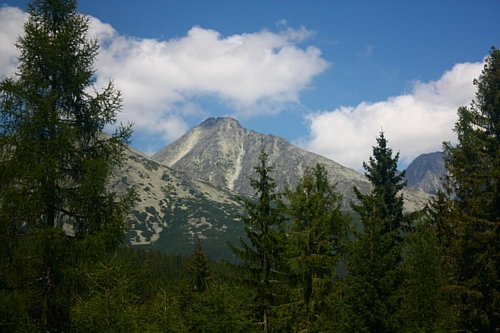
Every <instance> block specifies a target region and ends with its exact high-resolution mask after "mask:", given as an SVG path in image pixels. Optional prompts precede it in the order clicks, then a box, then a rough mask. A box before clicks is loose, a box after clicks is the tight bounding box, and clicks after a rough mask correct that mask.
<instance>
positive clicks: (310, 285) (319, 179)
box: [286, 164, 347, 329]
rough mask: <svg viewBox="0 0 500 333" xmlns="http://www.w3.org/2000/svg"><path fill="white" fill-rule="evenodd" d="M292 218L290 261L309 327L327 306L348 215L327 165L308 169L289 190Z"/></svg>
mask: <svg viewBox="0 0 500 333" xmlns="http://www.w3.org/2000/svg"><path fill="white" fill-rule="evenodd" d="M286 198H287V199H288V202H289V207H288V209H287V213H288V214H287V215H288V216H289V218H290V220H291V230H290V236H289V244H290V246H289V256H290V259H289V262H290V268H291V269H292V272H293V274H295V275H297V276H298V277H299V287H300V289H301V294H302V300H301V304H302V307H303V310H304V312H305V318H306V326H307V327H309V329H310V328H311V327H312V326H313V325H314V324H313V322H314V321H315V320H316V318H318V317H319V316H320V314H321V312H322V311H323V310H324V309H325V307H326V306H327V305H326V303H327V297H328V294H329V292H330V289H331V287H332V286H331V284H332V280H333V277H334V276H335V268H336V265H337V262H338V261H339V258H340V249H341V243H342V241H343V240H344V237H345V235H346V230H347V217H346V216H345V215H344V214H343V213H342V212H341V211H340V195H339V194H338V193H337V192H335V188H334V187H333V186H331V185H330V183H329V181H328V174H327V171H326V170H325V167H324V165H322V164H317V165H316V167H315V168H307V169H306V170H305V172H304V176H303V177H302V178H301V180H300V181H299V183H298V184H297V186H296V187H295V190H294V191H287V193H286Z"/></svg>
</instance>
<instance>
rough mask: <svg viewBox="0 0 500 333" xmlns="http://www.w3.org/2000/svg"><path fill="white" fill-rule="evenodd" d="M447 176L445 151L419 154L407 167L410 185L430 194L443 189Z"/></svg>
mask: <svg viewBox="0 0 500 333" xmlns="http://www.w3.org/2000/svg"><path fill="white" fill-rule="evenodd" d="M445 176H446V167H445V164H444V159H443V153H442V152H434V153H430V154H422V155H420V156H418V157H417V158H416V159H415V160H414V161H413V162H412V163H410V165H408V168H407V169H406V175H405V177H406V180H407V182H408V187H410V188H412V189H415V190H421V191H424V192H426V193H429V194H436V193H437V192H438V191H439V190H442V189H443V179H444V177H445Z"/></svg>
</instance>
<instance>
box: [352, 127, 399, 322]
mask: <svg viewBox="0 0 500 333" xmlns="http://www.w3.org/2000/svg"><path fill="white" fill-rule="evenodd" d="M398 158H399V154H396V155H395V156H393V155H392V149H390V148H389V147H388V146H387V140H386V138H385V136H384V133H380V135H379V137H378V138H377V146H376V147H373V156H372V157H370V159H369V162H368V163H363V167H364V169H365V170H366V173H365V175H366V177H367V178H368V179H369V180H370V182H371V185H372V190H371V193H369V194H362V193H361V192H360V191H359V190H358V189H357V188H354V191H355V194H356V197H357V199H358V201H359V203H357V204H353V209H354V210H355V212H357V213H358V214H359V216H360V217H361V223H362V230H360V232H359V233H358V234H357V237H356V239H355V240H354V241H353V242H352V248H351V250H350V252H351V253H350V254H348V255H347V256H346V264H347V269H348V278H347V283H348V288H349V291H348V293H347V300H346V302H347V304H348V307H349V308H350V309H351V311H352V318H351V319H350V321H351V323H349V325H351V327H350V328H349V329H348V330H355V331H367V332H396V331H398V324H397V321H396V320H395V316H394V315H393V314H394V313H396V311H397V309H398V308H399V299H398V298H399V296H398V293H397V290H398V288H399V286H400V283H401V270H400V267H399V265H400V262H401V253H400V244H401V240H402V235H403V196H402V194H400V193H399V192H400V191H401V189H402V188H403V187H404V185H405V182H404V173H399V172H398V171H397V161H398Z"/></svg>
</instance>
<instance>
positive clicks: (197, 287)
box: [188, 236, 210, 292]
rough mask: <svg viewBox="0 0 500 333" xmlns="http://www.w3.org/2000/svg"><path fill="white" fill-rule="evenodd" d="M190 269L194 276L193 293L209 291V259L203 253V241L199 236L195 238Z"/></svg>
mask: <svg viewBox="0 0 500 333" xmlns="http://www.w3.org/2000/svg"><path fill="white" fill-rule="evenodd" d="M188 269H189V271H190V273H191V274H192V280H193V291H196V292H204V291H205V290H206V289H207V278H208V277H209V275H210V270H209V268H208V257H207V255H206V254H205V252H203V248H202V247H201V240H200V238H199V237H198V236H196V238H195V245H194V251H193V254H192V256H191V259H190V260H189V262H188Z"/></svg>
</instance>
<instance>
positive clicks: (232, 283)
mask: <svg viewBox="0 0 500 333" xmlns="http://www.w3.org/2000/svg"><path fill="white" fill-rule="evenodd" d="M28 12H29V18H28V21H27V22H26V24H25V30H24V35H23V36H22V37H21V38H20V39H19V41H18V44H17V45H18V47H19V49H20V57H19V67H18V71H17V76H16V77H14V78H8V79H5V80H3V81H1V82H0V331H1V332H71V331H74V332H253V331H256V332H258V331H264V332H278V331H283V332H296V331H297V332H498V331H499V316H500V314H499V310H498V309H500V297H499V279H498V254H499V253H500V251H499V244H500V242H499V237H498V227H499V223H500V199H499V198H500V195H499V182H500V150H499V142H500V51H499V50H496V49H494V48H493V49H492V50H491V53H490V56H489V57H488V58H487V60H486V65H485V67H484V70H483V72H482V74H481V76H480V77H479V78H478V79H477V80H476V81H475V84H476V86H477V95H476V98H475V99H474V101H473V102H472V104H471V105H470V106H469V107H462V108H460V109H459V110H458V121H457V123H456V126H455V132H456V134H457V136H458V143H457V144H456V145H454V144H451V143H445V144H444V156H445V161H446V167H447V170H448V178H447V179H446V180H445V185H446V186H445V187H446V191H445V192H443V193H439V194H438V195H437V196H436V197H435V198H434V199H433V201H432V202H431V203H430V204H429V205H428V207H426V208H425V209H424V210H422V211H419V212H414V213H411V214H407V213H405V212H404V211H403V202H404V198H403V197H402V195H401V191H400V190H401V189H402V188H403V187H404V186H405V183H404V178H403V177H404V174H401V173H399V172H398V171H397V162H398V154H393V152H392V150H391V148H390V147H389V146H388V141H387V139H386V138H385V135H384V133H380V135H379V136H378V137H377V141H376V145H375V146H374V147H373V153H372V156H371V157H369V160H368V162H367V163H365V164H364V169H365V171H366V176H367V178H368V179H369V180H370V182H371V184H372V188H371V192H370V193H362V192H360V191H359V190H358V189H356V188H355V194H356V198H357V200H356V202H353V203H352V208H353V210H354V212H355V213H356V223H354V222H353V218H352V216H349V215H346V213H345V212H343V211H341V210H340V199H341V198H340V196H339V194H338V193H337V192H336V191H335V185H334V184H329V182H328V177H327V173H326V171H325V169H324V167H323V166H322V165H317V166H316V167H314V168H310V169H307V170H306V171H305V173H304V175H303V177H302V178H301V179H300V181H299V182H298V184H297V186H296V187H295V188H293V189H289V190H287V191H286V192H285V193H277V192H276V185H275V182H274V180H273V169H272V166H270V165H268V163H267V155H266V153H265V152H264V151H263V152H262V153H261V155H260V158H259V161H258V164H257V166H256V167H255V171H256V173H255V178H254V179H253V180H251V185H252V187H253V188H254V189H255V194H256V196H255V200H252V201H247V202H245V214H243V216H242V217H241V220H242V223H244V225H245V231H246V235H245V236H244V237H242V239H241V241H240V243H238V244H228V246H229V247H230V248H231V249H232V251H233V252H234V254H235V255H236V257H237V258H238V259H239V260H238V262H237V263H234V262H233V263H225V262H214V261H211V260H210V259H209V258H208V257H207V256H206V255H205V254H204V252H203V244H202V242H201V241H200V240H199V239H197V240H196V242H195V244H194V249H193V254H192V256H191V257H190V258H181V257H177V256H172V255H167V254H164V253H158V252H150V251H136V250H133V249H131V248H128V247H126V246H125V245H123V244H121V242H122V240H123V237H124V233H125V232H126V219H127V212H128V209H129V208H130V206H131V205H132V204H133V199H134V193H133V191H131V192H130V193H127V194H125V195H123V196H118V195H116V194H115V193H113V192H110V190H109V187H108V186H107V185H108V182H109V179H110V177H111V172H112V170H113V168H115V167H116V166H118V165H119V164H120V163H121V162H122V158H123V154H122V153H123V150H124V149H125V148H126V144H127V140H128V138H129V136H130V133H131V127H130V126H129V125H127V126H118V130H117V131H116V132H115V133H114V134H113V135H111V136H106V135H103V134H102V131H103V129H104V128H105V126H108V125H113V124H114V123H115V122H116V114H117V112H119V110H120V108H121V96H120V94H119V92H118V91H116V90H115V89H114V88H113V85H112V84H111V83H110V84H109V85H108V86H107V87H106V88H105V89H104V90H103V91H96V90H95V89H94V88H93V83H94V80H95V78H94V74H93V73H94V72H93V69H92V64H93V61H94V59H95V56H96V54H97V49H98V46H97V42H96V41H89V40H88V39H87V37H86V36H87V32H88V20H87V18H85V17H84V16H82V15H80V14H78V13H77V12H76V2H75V1H72V0H55V1H48V0H35V1H33V2H32V3H31V4H30V6H29V11H28Z"/></svg>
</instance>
